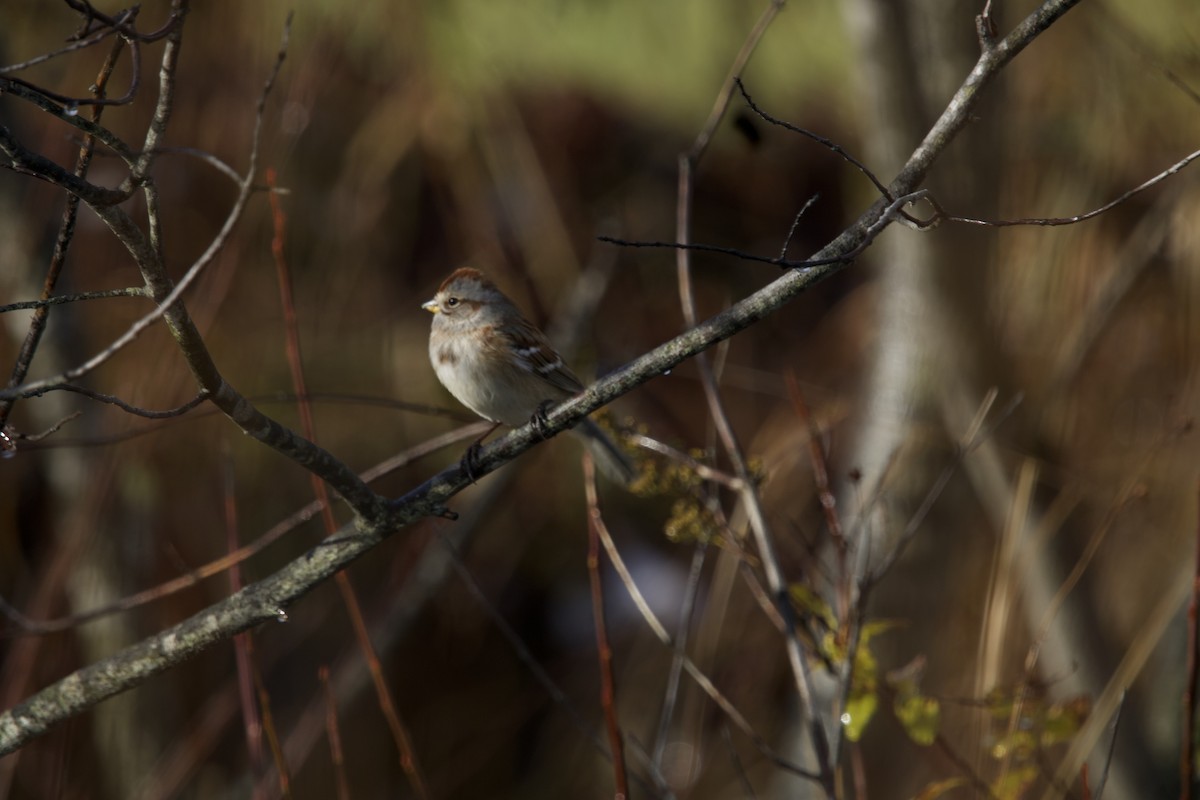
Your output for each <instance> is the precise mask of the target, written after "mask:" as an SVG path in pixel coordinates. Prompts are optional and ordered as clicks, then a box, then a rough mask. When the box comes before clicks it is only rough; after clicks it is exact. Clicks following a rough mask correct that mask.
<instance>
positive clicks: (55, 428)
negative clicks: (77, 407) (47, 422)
mask: <svg viewBox="0 0 1200 800" xmlns="http://www.w3.org/2000/svg"><path fill="white" fill-rule="evenodd" d="M81 416H83V412H82V411H72V412H71V413H70V414H67V415H66V416H65V417H63V418H62V419H60V420H59V421H58V422H56V423H54V424H53V425H51V426H50V427H49V428H47V429H46V430H44V431H42V432H41V433H33V434H28V435H24V434H23V435H20V436H15V437H13V438H14V439H17V440H21V441H26V442H40V441H41V440H42V439H45V438H46V437H47V436H51V435H53V434H55V433H58V432H59V430H61V429H62V426H63V425H66V424H67V423H68V422H70V421H72V420H75V419H79V417H81ZM5 438H7V437H5ZM9 441H10V442H11V441H12V439H9ZM14 449H15V445H14Z"/></svg>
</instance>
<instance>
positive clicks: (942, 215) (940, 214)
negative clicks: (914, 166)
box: [926, 150, 1200, 228]
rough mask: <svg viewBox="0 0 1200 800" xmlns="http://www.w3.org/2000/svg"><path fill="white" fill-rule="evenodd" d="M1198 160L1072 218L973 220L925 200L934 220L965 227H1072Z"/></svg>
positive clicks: (1190, 158) (1179, 164)
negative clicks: (930, 206) (948, 211)
mask: <svg viewBox="0 0 1200 800" xmlns="http://www.w3.org/2000/svg"><path fill="white" fill-rule="evenodd" d="M1198 158H1200V150H1196V151H1195V152H1192V153H1189V154H1188V155H1186V156H1184V157H1183V158H1181V159H1180V160H1178V161H1176V162H1175V163H1174V164H1172V165H1171V166H1169V167H1167V168H1166V169H1164V170H1163V171H1162V172H1160V173H1158V174H1157V175H1155V176H1154V177H1152V178H1149V179H1147V180H1144V181H1142V182H1141V183H1140V184H1138V185H1137V186H1135V187H1133V188H1132V189H1130V190H1128V191H1126V192H1123V193H1121V194H1120V195H1118V196H1117V197H1115V198H1114V199H1112V200H1110V201H1109V202H1107V203H1105V204H1104V205H1102V206H1100V207H1099V208H1093V209H1092V210H1091V211H1085V212H1084V213H1082V214H1076V215H1074V216H1072V217H1027V218H1021V219H975V218H973V217H960V216H956V215H954V214H950V213H947V212H946V211H944V210H943V209H942V208H941V206H939V205H938V204H937V203H936V201H934V199H933V198H932V197H929V198H926V199H928V200H929V202H930V204H931V205H932V206H933V207H934V210H935V211H936V218H937V219H940V220H944V221H946V222H961V223H965V224H967V225H983V226H986V227H989V228H1007V227H1012V226H1016V225H1039V226H1042V227H1056V226H1059V225H1074V224H1076V223H1078V222H1083V221H1085V220H1089V219H1092V218H1093V217H1098V216H1100V215H1101V214H1103V213H1104V212H1106V211H1111V210H1112V209H1114V208H1116V207H1117V206H1119V205H1121V203H1124V202H1125V201H1126V200H1129V199H1130V198H1131V197H1134V196H1135V195H1138V194H1141V193H1142V192H1144V191H1146V190H1147V189H1149V188H1151V187H1152V186H1156V185H1158V184H1159V183H1162V182H1163V181H1165V180H1166V179H1167V178H1169V177H1171V176H1172V175H1175V174H1176V173H1178V172H1181V171H1182V170H1183V169H1184V168H1185V167H1186V166H1188V165H1189V164H1191V163H1192V162H1193V161H1195V160H1196V159H1198Z"/></svg>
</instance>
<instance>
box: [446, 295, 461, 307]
mask: <svg viewBox="0 0 1200 800" xmlns="http://www.w3.org/2000/svg"><path fill="white" fill-rule="evenodd" d="M456 305H458V298H457V297H447V298H446V308H454V307H455V306H456Z"/></svg>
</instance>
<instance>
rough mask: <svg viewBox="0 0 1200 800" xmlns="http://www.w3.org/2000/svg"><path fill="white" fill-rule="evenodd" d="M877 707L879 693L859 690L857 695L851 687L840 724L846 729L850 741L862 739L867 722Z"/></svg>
mask: <svg viewBox="0 0 1200 800" xmlns="http://www.w3.org/2000/svg"><path fill="white" fill-rule="evenodd" d="M878 708H879V695H877V694H875V692H874V691H870V692H860V693H858V694H857V695H856V694H855V692H854V690H853V689H851V693H850V697H849V698H847V700H846V711H845V712H844V713H843V714H842V725H843V726H844V727H845V729H846V738H847V739H848V740H850V741H852V742H857V741H859V740H860V739H862V735H863V733H865V732H866V730H867V723H869V722H870V721H871V717H873V716H875V711H876V710H877V709H878Z"/></svg>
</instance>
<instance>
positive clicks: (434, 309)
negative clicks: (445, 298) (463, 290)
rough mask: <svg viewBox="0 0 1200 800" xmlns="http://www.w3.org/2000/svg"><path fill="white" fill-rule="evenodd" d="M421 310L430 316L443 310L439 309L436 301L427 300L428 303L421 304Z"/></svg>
mask: <svg viewBox="0 0 1200 800" xmlns="http://www.w3.org/2000/svg"><path fill="white" fill-rule="evenodd" d="M421 308H423V309H425V310H426V311H428V312H429V313H430V314H436V313H438V311H441V309H440V308H438V304H437V301H436V300H427V301H426V302H424V303H421Z"/></svg>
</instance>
